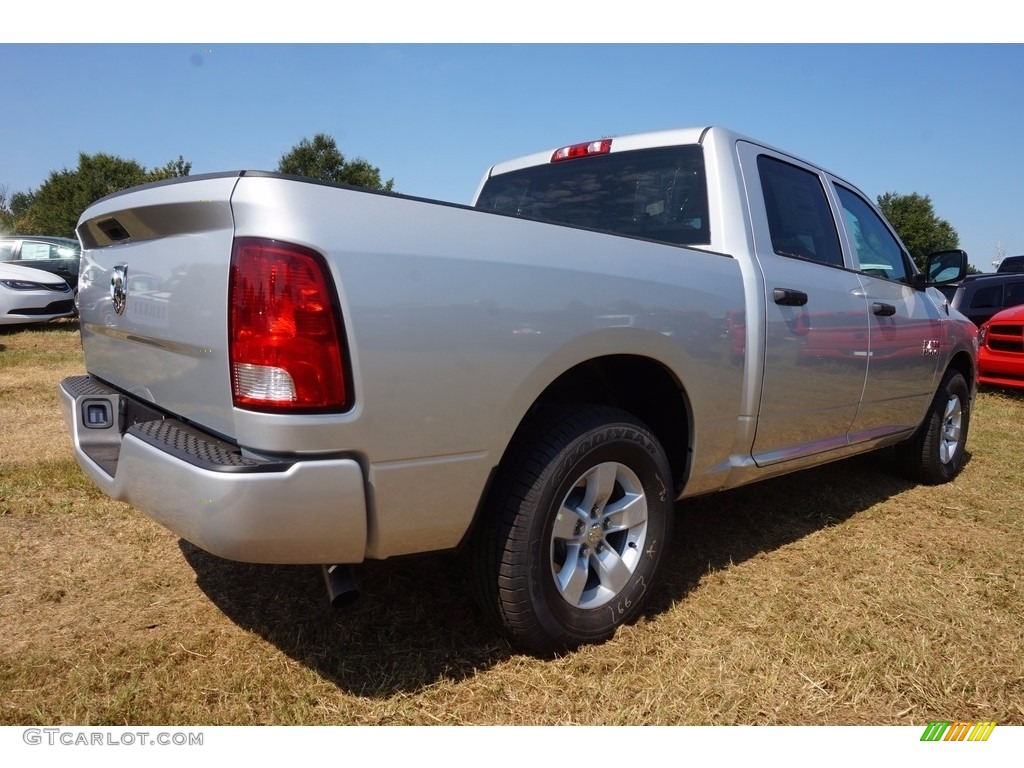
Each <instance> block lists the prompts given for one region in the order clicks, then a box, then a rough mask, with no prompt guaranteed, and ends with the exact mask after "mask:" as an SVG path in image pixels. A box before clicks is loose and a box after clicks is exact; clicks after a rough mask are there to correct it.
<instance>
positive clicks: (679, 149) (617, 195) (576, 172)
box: [476, 144, 711, 245]
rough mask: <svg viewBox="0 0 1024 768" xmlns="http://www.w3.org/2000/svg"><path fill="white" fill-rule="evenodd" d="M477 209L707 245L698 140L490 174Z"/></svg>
mask: <svg viewBox="0 0 1024 768" xmlns="http://www.w3.org/2000/svg"><path fill="white" fill-rule="evenodd" d="M476 207H477V208H478V209H481V210H485V211H492V212H495V213H503V214H506V215H510V216H519V217H522V218H526V219H534V220H537V221H546V222H550V223H554V224H568V225H571V226H576V227H585V228H587V229H595V230H598V231H601V232H608V233H612V234H619V235H628V236H630V237H639V238H643V239H646V240H654V241H657V242H662V243H669V244H672V245H708V244H710V242H711V228H710V226H709V223H708V192H707V180H706V176H705V173H704V154H703V151H702V150H701V147H700V146H698V145H696V144H687V145H682V146H675V147H657V148H653V149H638V150H631V151H627V152H611V153H608V154H601V155H594V156H589V157H579V158H574V159H571V160H563V161H561V162H552V163H548V164H546V165H537V166H532V167H530V168H523V169H520V170H517V171H511V172H509V173H503V174H499V175H497V176H492V177H491V178H490V179H488V180H487V182H486V184H485V185H484V187H483V189H482V190H481V192H480V196H479V198H478V200H477V203H476Z"/></svg>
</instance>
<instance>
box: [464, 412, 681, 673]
mask: <svg viewBox="0 0 1024 768" xmlns="http://www.w3.org/2000/svg"><path fill="white" fill-rule="evenodd" d="M499 473H500V474H499V476H498V478H497V479H496V483H495V487H494V492H493V493H492V494H491V497H490V498H491V500H492V503H491V504H490V505H489V508H488V509H486V510H485V515H486V517H485V519H484V520H482V521H481V530H480V535H479V537H478V539H477V541H476V542H475V555H476V582H477V587H478V589H477V592H478V595H479V596H480V597H481V599H482V600H483V603H484V608H485V610H486V611H487V612H488V613H489V614H490V615H491V616H492V617H493V618H494V619H496V621H497V622H498V624H499V626H501V628H502V629H504V630H505V631H506V632H507V633H508V634H510V635H511V637H512V639H513V640H514V641H516V642H517V643H518V644H520V645H522V646H524V647H526V648H529V649H530V650H533V651H536V652H540V653H551V652H558V651H561V650H568V649H571V648H574V647H577V646H579V645H582V644H584V643H591V642H600V641H602V640H606V639H607V638H609V637H611V636H612V634H614V632H615V628H616V627H617V626H618V625H619V624H621V623H623V622H627V621H630V620H632V619H634V618H635V617H636V616H637V615H638V613H639V612H640V610H641V608H642V606H643V604H644V602H645V600H646V599H647V596H648V594H649V593H650V591H651V589H652V587H653V585H654V580H655V578H656V575H657V571H658V568H659V565H660V563H661V561H662V554H663V552H664V550H665V547H666V545H667V543H668V539H669V536H670V533H671V523H672V506H673V499H672V493H671V490H670V489H671V487H672V484H671V481H670V477H671V475H670V470H669V467H668V460H667V459H666V457H665V452H664V450H663V449H662V447H661V444H660V443H659V442H658V440H657V438H656V437H655V436H654V435H653V434H652V433H651V432H650V430H648V429H647V428H646V427H645V426H644V425H643V424H642V423H640V422H639V421H637V420H636V419H634V418H633V417H632V416H630V415H629V414H627V413H625V412H623V411H619V410H616V409H612V408H603V407H590V406H587V407H577V408H570V409H558V410H555V411H551V412H543V413H542V415H541V416H540V417H539V418H536V419H534V420H533V421H532V422H531V423H530V424H529V425H527V427H526V428H524V431H523V433H522V434H521V435H520V436H519V437H518V438H517V440H516V443H515V445H514V446H513V448H512V449H511V450H510V452H509V455H508V456H507V457H506V459H505V461H503V463H502V466H501V468H500V469H499Z"/></svg>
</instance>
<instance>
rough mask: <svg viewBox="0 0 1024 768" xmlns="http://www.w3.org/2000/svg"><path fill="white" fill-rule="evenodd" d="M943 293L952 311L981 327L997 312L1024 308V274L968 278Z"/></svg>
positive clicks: (970, 276) (989, 274)
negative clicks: (959, 312) (1023, 306)
mask: <svg viewBox="0 0 1024 768" xmlns="http://www.w3.org/2000/svg"><path fill="white" fill-rule="evenodd" d="M940 290H941V291H942V292H943V293H944V294H946V298H947V299H949V304H950V306H951V307H953V308H954V309H958V310H960V311H961V312H962V313H963V314H965V315H967V317H969V318H970V319H971V320H972V321H973V322H974V324H975V325H977V326H979V327H980V326H981V325H982V323H984V322H985V321H986V320H988V319H990V318H991V317H992V315H994V314H995V313H996V312H999V311H1000V310H1003V309H1007V308H1008V307H1016V306H1017V305H1018V304H1024V272H1016V273H1015V272H1008V273H999V272H996V273H988V274H984V275H968V276H967V277H965V278H964V279H963V280H962V281H961V282H960V283H958V284H956V285H945V286H942V287H941V288H940Z"/></svg>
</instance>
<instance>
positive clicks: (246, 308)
mask: <svg viewBox="0 0 1024 768" xmlns="http://www.w3.org/2000/svg"><path fill="white" fill-rule="evenodd" d="M326 275H327V271H326V268H325V266H324V263H323V259H322V258H321V257H320V255H319V254H317V253H316V252H314V251H311V250H309V249H308V248H303V247H301V246H298V245H290V244H288V243H279V242H277V241H275V240H263V239H259V238H254V237H240V238H236V239H235V244H234V248H233V249H232V253H231V281H230V286H229V301H230V310H229V316H228V335H229V344H230V357H231V393H232V396H233V398H234V403H235V405H236V406H238V407H239V408H248V409H250V410H256V411H269V412H283V411H292V412H294V411H303V410H305V411H339V410H344V409H345V408H347V407H348V406H349V405H350V404H351V403H350V401H349V395H348V387H347V386H346V376H345V373H346V361H345V354H344V353H345V349H344V346H343V343H342V335H341V333H340V330H339V329H340V325H341V324H340V322H339V320H340V318H339V317H338V316H337V315H336V310H335V307H336V304H337V303H336V302H335V300H334V292H333V291H332V290H331V286H330V284H329V283H328V279H327V276H326Z"/></svg>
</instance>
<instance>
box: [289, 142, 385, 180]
mask: <svg viewBox="0 0 1024 768" xmlns="http://www.w3.org/2000/svg"><path fill="white" fill-rule="evenodd" d="M277 170H278V171H280V172H281V173H290V174H293V175H295V176H305V177H306V178H307V179H318V180H320V181H330V182H334V183H336V184H351V185H353V186H356V187H367V188H368V189H377V190H381V191H383V192H390V191H391V190H392V188H393V187H394V185H395V180H394V179H388V180H387V181H381V176H380V169H379V168H377V167H376V166H374V165H370V163H368V162H367V161H366V160H363V159H361V158H358V159H356V160H345V156H344V155H343V154H341V152H340V151H339V150H338V144H337V142H335V140H334V139H333V138H332V137H331V136H328V135H327V134H326V133H318V134H316V135H315V136H314V137H313V140H312V141H310V140H309V139H306V138H303V139H302V141H300V142H299V143H298V144H296V145H295V146H294V147H292V148H291V151H289V152H287V153H285V154H284V155H282V156H281V160H280V161H279V162H278V164H277Z"/></svg>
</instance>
